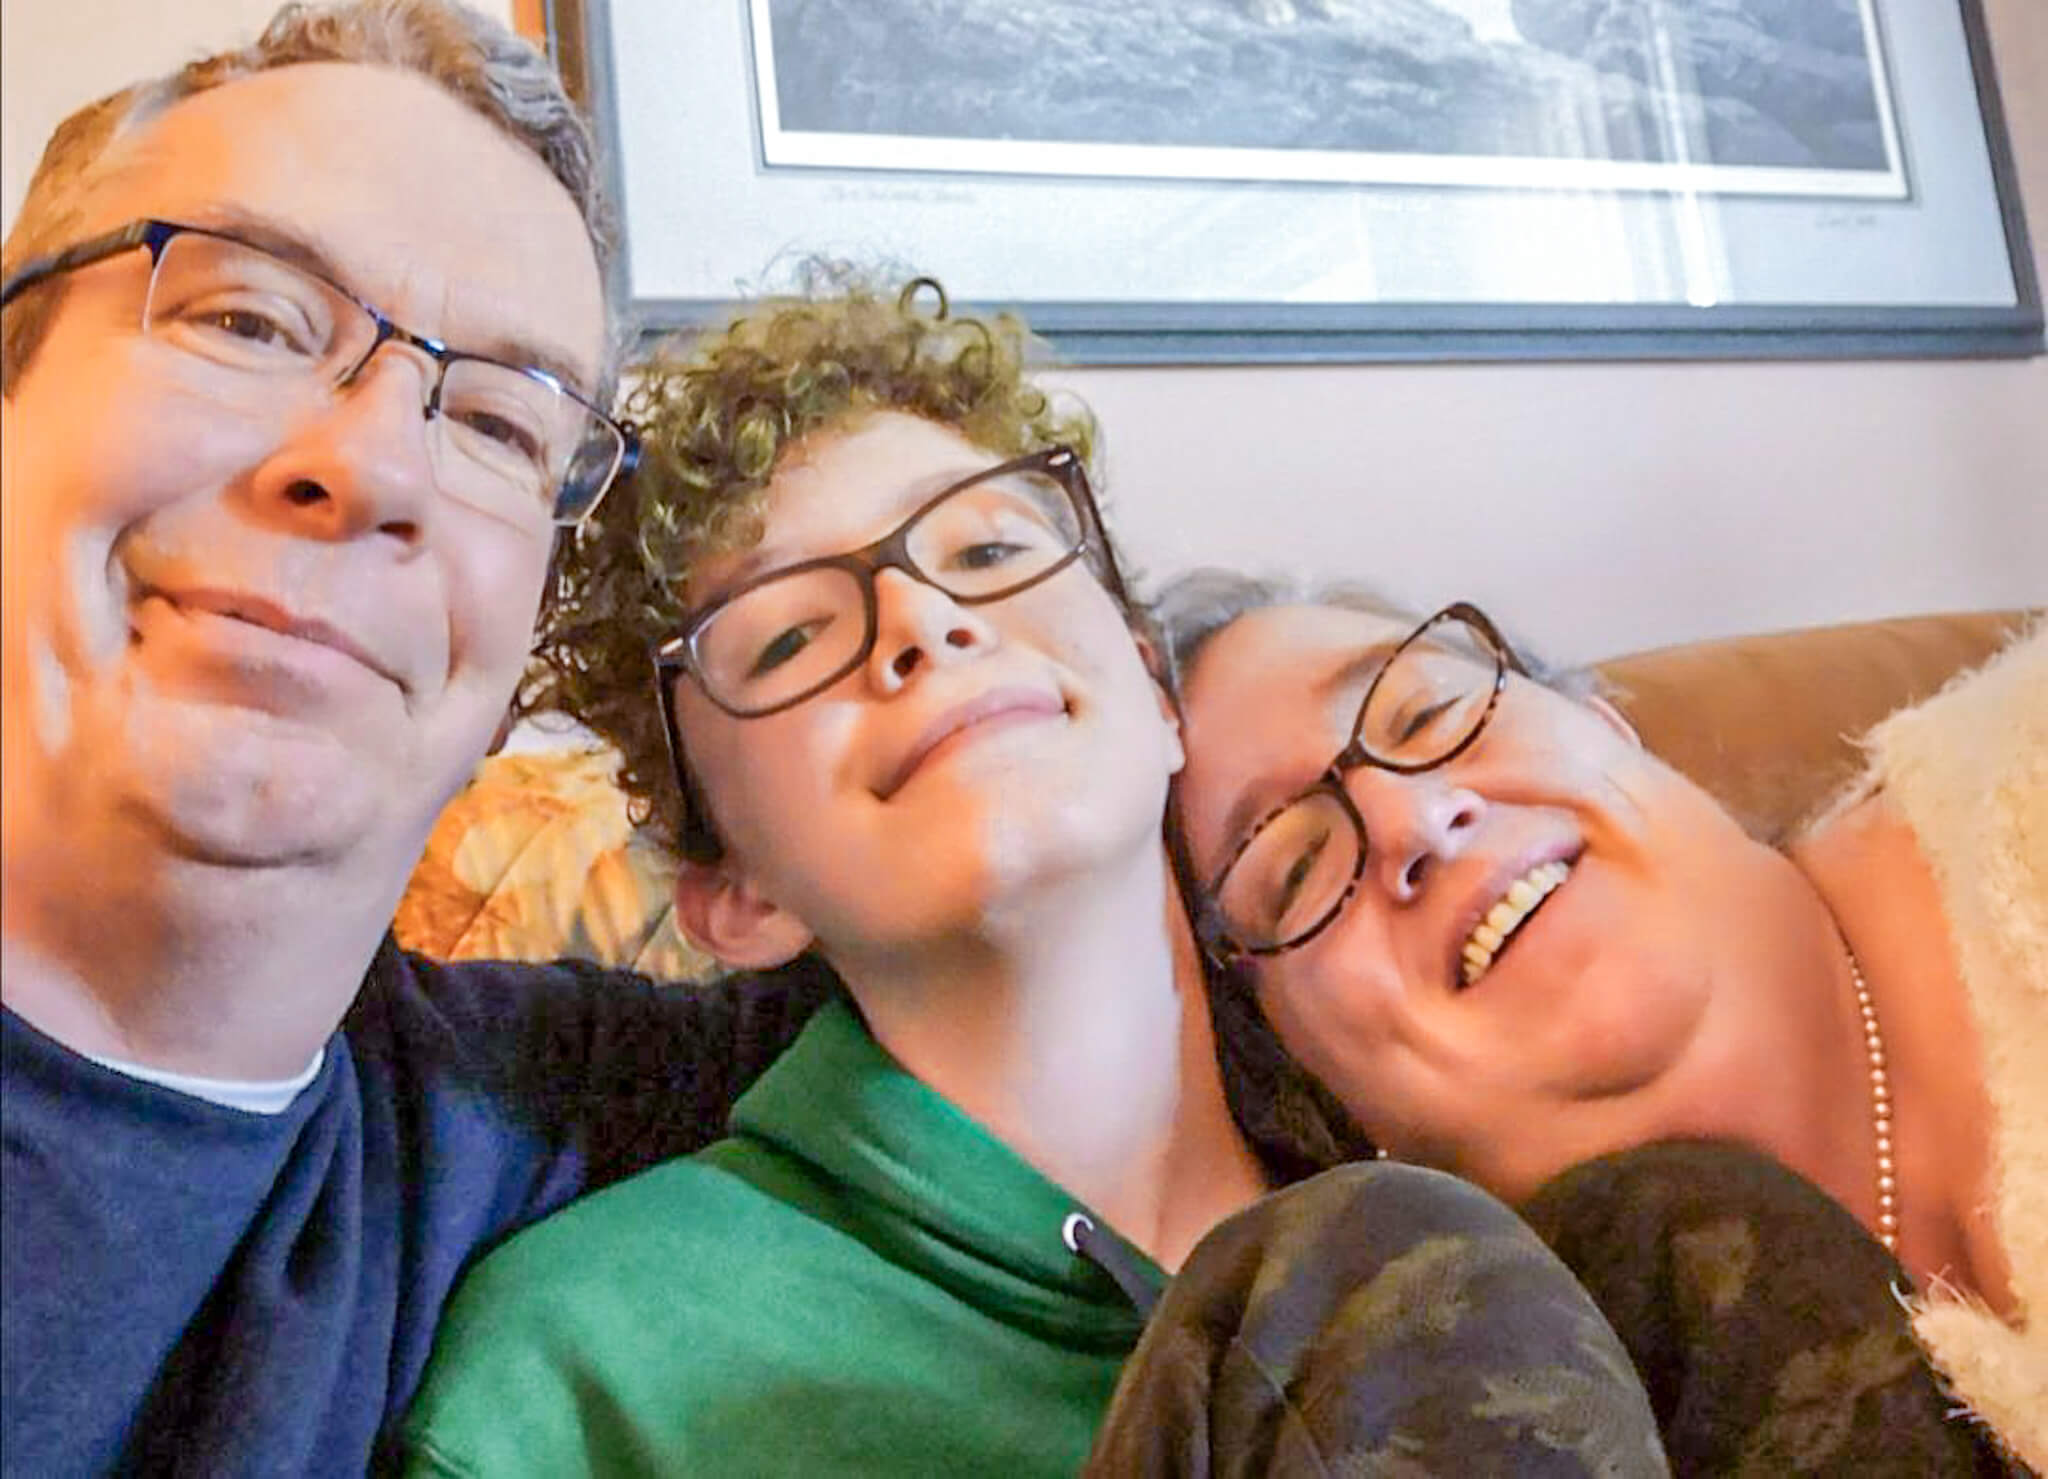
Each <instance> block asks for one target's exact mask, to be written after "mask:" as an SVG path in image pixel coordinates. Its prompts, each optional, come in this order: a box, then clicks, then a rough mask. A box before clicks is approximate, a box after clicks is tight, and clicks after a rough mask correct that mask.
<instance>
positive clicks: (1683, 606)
mask: <svg viewBox="0 0 2048 1479" xmlns="http://www.w3.org/2000/svg"><path fill="white" fill-rule="evenodd" d="M1986 3H1987V10H1988V12H1989V15H1990V21H1991V29H1992V40H1993V48H1994V51H1995V54H1996V57H1997V62H1998V66H1999V72H2000V81H2001V83H2002V85H2003V88H2004V93H2005V101H2006V107H2007V111H2008V114H2009V118H2010V124H2011V129H2012V134H2013V147H2014V150H2015V152H2016V154H2017V155H2018V161H2019V169H2020V173H2021V177H2022V190H2023V194H2024V198H2025V200H2026V203H2027V206H2028V209H2029V211H2030V213H2031V216H2032V218H2033V219H2032V224H2033V229H2034V238H2035V257H2036V261H2037V270H2039V269H2041V268H2048V254H2044V247H2048V0H1986ZM272 8H273V0H177V3H175V4H165V3H161V0H5V4H4V5H0V107H4V120H5V126H4V131H0V146H4V147H0V156H4V157H0V210H4V213H5V216H6V218H7V219H8V220H10V221H11V220H12V218H13V213H14V208H15V206H16V204H17V203H18V202H19V199H20V194H21V190H22V188H23V187H24V185H25V184H26V181H27V177H28V173H29V171H30V170H31V169H32V168H33V166H34V162H35V158H36V155H37V153H38V152H39V151H40V149H41V146H42V141H43V138H44V137H45V136H46V135H47V133H48V132H49V129H50V128H51V126H52V125H54V124H55V122H56V121H57V120H58V119H59V118H60V117H62V116H63V115H64V113H66V112H67V111H69V110H70V109H71V108H72V107H75V106H76V105H77V104H78V103H80V102H82V101H84V100H85V99H87V98H88V97H92V96H96V95H98V94H100V93H102V92H105V91H107V90H109V89H111V88H113V87H115V86H117V85H119V84H120V83H121V82H124V81H126V80H129V79H131V78H133V77H135V76H137V75H140V74H142V73H144V72H149V71H156V70H162V69H164V68H167V67H169V66H172V65H174V64H176V63H177V62H179V61H181V60H183V59H184V58H185V57H187V56H189V55H191V54H192V53H193V52H195V51H200V50H206V49H211V48H213V47H217V46H220V45H224V44H227V43H228V42H231V41H233V40H235V39H238V38H240V37H242V36H245V35H246V34H248V33H249V32H251V31H253V30H254V29H255V28H256V27H257V26H258V25H260V23H261V21H262V20H263V18H264V17H265V16H267V15H268V14H269V13H270V11H271V9H272ZM487 8H490V9H492V10H494V11H495V12H496V13H498V14H500V15H504V16H507V17H508V18H509V16H510V14H511V11H512V5H511V0H489V3H488V5H487ZM2044 276H2048V270H2044ZM1068 380H1069V382H1070V383H1071V384H1072V385H1073V386H1074V387H1075V388H1076V389H1078V390H1079V391H1080V392H1081V393H1082V394H1084V395H1085V396H1086V397H1087V398H1088V399H1089V400H1090V401H1091V402H1093V403H1094V405H1095V406H1096V408H1097V409H1098V410H1099V411H1100V412H1101V413H1102V415H1103V418H1104V421H1105V423H1106V425H1107V426H1108V428H1109V436H1108V453H1109V462H1108V471H1109V483H1110V487H1111V491H1112V493H1113V495H1114V498H1115V501H1116V507H1117V516H1118V521H1119V525H1120V527H1121V529H1122V530H1123V532H1124V534H1125V537H1126V540H1127V542H1128V543H1129V544H1130V545H1131V546H1132V548H1133V550H1134V552H1135V553H1136V554H1137V556H1138V557H1139V559H1140V560H1141V562H1142V563H1143V564H1145V565H1146V566H1147V567H1148V568H1150V569H1152V570H1154V571H1161V570H1166V569H1171V568H1174V567H1176V566H1179V565H1182V564H1186V563H1190V562H1197V561H1226V562H1230V561H1235V562H1241V563H1247V564H1252V565H1257V566H1262V567H1264V566H1281V567H1287V568H1295V569H1301V570H1305V571H1309V572H1325V573H1343V574H1349V575H1364V576H1368V577H1371V578H1374V579H1377V580H1379V581H1381V582H1382V583H1384V584H1386V585H1388V586H1390V587H1391V588H1392V589H1393V590H1394V591H1395V592H1396V593H1397V594H1401V595H1405V596H1407V597H1409V598H1410V599H1412V600H1414V601H1417V602H1431V601H1436V600H1439V599H1443V598H1448V597H1450V596H1453V595H1462V596H1470V597H1473V598H1475V599H1478V600H1480V601H1482V602H1485V603H1487V604H1489V605H1491V606H1494V607H1496V608H1497V609H1498V610H1499V612H1500V613H1501V614H1502V615H1503V616H1505V617H1506V618H1507V619H1508V620H1510V621H1511V622H1513V623H1514V624H1516V625H1518V626H1519V627H1520V628H1521V629H1523V630H1524V631H1526V632H1528V633H1529V634H1530V635H1531V636H1533V637H1535V638H1537V639H1539V640H1541V641H1543V642H1545V643H1547V644H1548V645H1549V646H1550V647H1552V648H1553V649H1554V650H1556V651H1558V652H1559V653H1560V654H1562V655H1567V656H1587V657H1590V656H1597V655H1600V654H1602V653H1605V652H1609V651H1615V650H1620V649H1625V648H1631V647H1638V646H1644V645H1650V644H1654V643H1660V642H1666V641H1678V640H1683V639H1686V638H1690V637H1694V636H1702V635H1709V634H1716V633H1725V632H1736V631H1755V630H1763V629H1767V628H1771V627H1776V626H1785V625H1794V624H1801V623H1807V622H1821V621H1831V620H1844V619H1849V618H1854V617H1860V616H1871V615H1877V614H1881V613H1888V612H1896V611H1904V610H1912V609H1928V608H1938V607H1959V606H1987V605H2002V604H2009V603H2020V602H2042V601H2048V359H2033V360H2027V361H2021V362H1998V361H1987V362H1963V363H1948V362H1921V363H1914V362H1900V363H1845V364H1844V363H1837V364H1826V363H1816V364H1790V363H1765V364H1691V365H1685V364H1673V365H1568V364H1563V365H1561V364H1544V365H1500V366H1475V365H1441V366H1422V367H1391V366H1332V367H1326V368H1300V369H1260V370H1239V369H1185V370H1095V371H1076V372H1073V373H1071V374H1070V375H1069V376H1068Z"/></svg>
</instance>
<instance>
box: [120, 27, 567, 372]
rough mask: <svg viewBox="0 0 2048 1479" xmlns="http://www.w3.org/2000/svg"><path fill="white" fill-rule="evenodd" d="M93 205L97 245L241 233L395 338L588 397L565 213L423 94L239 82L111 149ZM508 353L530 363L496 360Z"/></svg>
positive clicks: (461, 119)
mask: <svg viewBox="0 0 2048 1479" xmlns="http://www.w3.org/2000/svg"><path fill="white" fill-rule="evenodd" d="M91 200H92V203H91V206H90V207H89V208H90V209H91V211H92V213H93V215H94V217H95V218H97V219H98V224H99V225H100V226H101V227H103V228H104V227H112V226H116V225H120V224H123V223H124V222H125V221H127V220H130V219H134V218H135V217H137V216H141V215H151V216H161V217H165V218H169V219H172V220H178V221H184V222H188V223H190V224H195V225H217V226H221V227H224V228H226V229H230V230H233V229H235V228H236V226H237V225H238V224H242V223H252V224H254V225H256V226H258V227H259V228H261V229H260V230H259V231H258V232H256V233H254V234H255V235H256V237H257V239H258V240H259V241H261V243H262V244H264V245H274V244H276V242H277V241H278V240H279V239H282V240H284V241H287V242H295V243H297V244H299V245H301V246H303V247H304V248H305V249H306V253H308V254H311V255H314V256H317V258H318V259H319V262H320V264H321V265H322V266H323V268H324V270H325V271H326V272H327V274H328V275H330V276H332V277H334V278H335V280H336V281H338V282H339V283H340V284H341V285H342V286H343V287H345V288H347V289H348V290H349V291H351V292H353V293H355V294H356V295H357V296H358V297H361V298H363V299H364V300H366V301H367V302H369V303H371V304H372V305H373V306H375V307H377V308H378V309H380V310H382V311H383V312H385V313H387V314H389V315H390V316H391V317H392V318H393V319H395V320H397V321H398V322H400V323H402V324H404V325H405V326H406V327H407V328H410V329H414V330H416V331H417V332H420V333H425V334H428V335H431V336H433V337H436V338H441V339H445V340H447V341H448V342H449V343H450V344H452V345H454V346H456V347H458V348H462V349H466V350H471V351H473V352H477V353H486V354H493V355H494V356H495V357H501V358H517V359H520V360H522V361H531V362H538V363H540V364H542V366H543V367H544V368H548V369H552V370H555V371H557V372H558V373H559V372H561V371H565V370H566V371H571V372H573V373H571V374H570V375H569V376H568V378H570V379H572V380H573V381H574V382H575V383H577V384H578V385H579V386H581V387H583V388H585V389H586V390H587V389H590V388H591V387H592V386H593V385H594V382H595V379H596V376H597V374H598V373H599V370H600V367H601V364H602V361H603V357H604V356H603V350H604V311H603V289H602V284H601V282H600V281H599V278H598V273H597V265H596V259H595V254H594V251H593V250H592V248H591V246H590V243H589V237H588V234H587V231H586V230H585V228H584V225H583V221H582V217H581V214H580V212H579V211H578V209H577V207H576V204H575V202H574V201H573V200H572V199H571V197H570V196H569V193H568V191H567V190H566V189H565V188H564V187H563V186H562V185H561V183H560V182H559V181H557V180H556V179H555V178H554V177H553V176H552V174H550V173H549V172H548V170H547V168H546V166H545V165H544V164H543V163H542V162H541V161H540V159H539V158H538V157H536V156H535V155H533V154H532V153H530V152H529V151H527V150H526V149H524V148H523V147H521V146H520V145H519V144H518V143H516V142H515V141H514V140H512V139H511V138H510V137H508V136H507V135H505V134H503V133H502V132H500V131H499V130H498V129H497V128H496V127H495V126H494V125H492V124H491V123H490V122H489V121H488V120H486V119H484V118H482V117H480V116H478V115H476V114H475V113H473V112H472V111H470V110H469V109H468V107H467V106H466V105H464V104H463V103H461V102H460V101H459V100H458V99H456V98H455V97H453V96H452V95H450V94H448V93H447V92H445V91H444V90H443V89H442V88H440V87H439V85H438V84H436V83H434V82H432V81H431V80H429V79H426V78H423V77H418V76H415V75H412V74H409V73H404V72H399V71H395V70H393V69H389V68H383V67H373V66H365V65H358V64H352V63H331V62H322V63H309V64H305V65H300V66H292V67H283V68H277V69H274V70H272V71H268V72H262V73H258V74H256V75H254V76H250V77H245V78H239V79H237V80H235V81H233V82H230V83H226V84H223V85H222V86H220V87H218V88H214V89H210V90H208V91H206V92H203V93H199V94H197V95H195V96H193V97H190V98H186V99H183V100H181V101H179V102H177V103H175V104H173V105H172V106H171V107H169V108H167V109H166V110H164V111H163V112H162V113H161V114H159V115H158V116H156V117H155V118H153V119H151V120H149V121H148V122H146V123H144V124H142V125H140V126H139V127H137V128H136V129H135V130H134V131H133V133H132V134H130V135H128V136H126V137H124V138H122V139H120V140H118V141H117V142H116V144H115V146H114V147H113V148H112V149H110V150H109V153H108V157H107V160H106V177H105V178H104V179H103V180H102V181H101V182H100V183H99V184H98V185H97V186H96V187H95V188H94V190H93V192H92V197H91ZM265 238H268V239H265ZM292 255H302V256H303V255H305V254H301V253H292ZM309 265H310V264H309ZM512 348H519V349H523V350H526V351H528V352H526V353H521V354H517V355H511V354H498V353H497V351H498V350H500V349H512Z"/></svg>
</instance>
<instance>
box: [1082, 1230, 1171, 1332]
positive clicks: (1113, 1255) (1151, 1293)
mask: <svg viewBox="0 0 2048 1479" xmlns="http://www.w3.org/2000/svg"><path fill="white" fill-rule="evenodd" d="M1060 1241H1061V1242H1063V1243H1065V1244H1066V1245H1067V1247H1068V1248H1069V1249H1071V1250H1072V1251H1073V1252H1075V1253H1078V1254H1080V1255H1081V1257H1083V1258H1085V1259H1087V1260H1088V1261H1089V1262H1090V1263H1092V1264H1094V1265H1095V1266H1096V1267H1097V1268H1099V1269H1101V1270H1102V1271H1103V1272H1104V1273H1106V1274H1108V1275H1109V1277H1110V1278H1111V1279H1112V1280H1114V1281H1115V1283H1116V1286H1117V1288H1119V1289H1121V1290H1123V1292H1124V1298H1126V1299H1128V1300H1129V1301H1130V1302H1131V1306H1132V1308H1134V1309H1136V1310H1137V1312H1138V1313H1139V1314H1141V1315H1143V1316H1144V1317H1145V1318H1146V1319H1148V1320H1149V1319H1151V1318H1152V1307H1153V1306H1154V1305H1156V1304H1158V1303H1159V1286H1158V1285H1156V1284H1154V1283H1153V1282H1152V1278H1151V1276H1150V1275H1149V1274H1148V1273H1146V1271H1145V1270H1144V1269H1142V1268H1140V1267H1139V1266H1138V1261H1137V1260H1136V1259H1134V1258H1133V1257H1131V1255H1130V1253H1129V1252H1128V1251H1127V1250H1126V1249H1125V1248H1124V1245H1123V1244H1122V1243H1120V1242H1118V1241H1117V1240H1116V1239H1115V1238H1113V1237H1111V1236H1110V1235H1109V1234H1108V1233H1105V1232H1103V1231H1102V1229H1101V1228H1099V1227H1097V1226H1096V1225H1095V1220H1094V1219H1093V1218H1092V1217H1090V1216H1089V1215H1088V1214H1087V1213H1086V1212H1069V1213H1068V1214H1067V1220H1066V1221H1065V1222H1063V1223H1061V1224H1060Z"/></svg>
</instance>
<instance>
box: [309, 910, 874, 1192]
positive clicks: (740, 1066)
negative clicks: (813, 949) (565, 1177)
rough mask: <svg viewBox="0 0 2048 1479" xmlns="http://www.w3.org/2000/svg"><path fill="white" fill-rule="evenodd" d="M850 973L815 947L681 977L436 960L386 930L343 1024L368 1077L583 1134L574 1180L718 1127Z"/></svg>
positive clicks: (574, 1145)
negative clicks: (766, 966)
mask: <svg viewBox="0 0 2048 1479" xmlns="http://www.w3.org/2000/svg"><path fill="white" fill-rule="evenodd" d="M840 989H841V988H840V987H839V984H838V981H837V978H836V977H834V976H833V974H832V972H831V971H830V969H829V968H827V967H826V966H824V965H823V964H822V963H821V962H817V961H815V960H811V959H809V958H805V959H800V960H798V961H795V962H792V963H791V964H790V965H788V966H785V967H783V968H782V969H780V970H777V971H769V972H760V973H750V974H747V975H741V976H732V977H728V978H725V979H722V980H719V981H715V982H711V983H708V984H704V985H686V986H685V985H667V984H664V983H660V982H656V981H653V980H650V979H648V978H647V977H644V976H640V975H636V974H634V973H632V972H630V971H622V970H611V969H606V968H603V967H600V966H596V965H592V964H590V963H588V962H584V961H557V962H553V963H549V964H532V963H519V962H504V961H473V962H461V963H447V962H438V961H431V960H428V959H426V958H424V957H422V956H418V955H414V954H412V953H410V952H408V951H405V950H402V949H400V948H399V947H398V946H397V945H396V944H395V943H393V942H392V941H390V940H388V939H387V940H386V941H385V943H384V945H383V947H382V948H381V949H380V950H379V952H378V955H377V958H376V961H375V962H374V963H373V965H372V967H371V970H370V972H369V974H368V976H367V978H366V980H365V983H364V988H363V991H362V993H361V995H360V996H359V997H358V999H357V1001H356V1003H355V1005H354V1007H353V1008H352V1009H351V1010H350V1012H349V1014H348V1017H347V1020H346V1021H345V1022H344V1024H343V1026H344V1030H345V1032H346V1035H347V1037H348V1042H349V1047H350V1051H351V1052H352V1054H353V1055H354V1056H355V1059H356V1062H357V1066H358V1071H359V1072H361V1073H362V1074H363V1075H364V1077H365V1079H366V1080H370V1081H376V1080H382V1081H383V1083H382V1087H383V1091H384V1092H386V1093H389V1094H390V1095H392V1096H394V1097H395V1098H397V1099H399V1100H402V1101H405V1102H410V1103H415V1104H418V1103H431V1102H436V1101H441V1100H448V1099H453V1100H455V1101H457V1102H460V1103H462V1104H463V1105H464V1106H465V1107H466V1109H467V1110H468V1112H470V1113H473V1114H481V1115H485V1116H487V1117H492V1118H498V1119H502V1120H504V1121H506V1122H508V1123H510V1124H512V1125H515V1126H517V1127H518V1128H520V1129H521V1130H523V1131H526V1132H530V1133H533V1134H535V1135H537V1136H539V1137H540V1139H541V1141H542V1142H543V1143H544V1144H547V1145H551V1146H555V1147H558V1148H571V1149H573V1150H574V1151H575V1152H576V1154H577V1173H578V1174H577V1176H576V1181H577V1185H575V1186H574V1187H573V1188H569V1190H571V1191H580V1190H585V1189H588V1188H591V1187H596V1186H602V1185H606V1184H609V1183H610V1182H613V1181H617V1180H619V1179H621V1178H623V1177H625V1176H629V1175H631V1174H633V1173H634V1172H637V1171H640V1170H644V1169H646V1168H647V1167H649V1166H652V1165H655V1164H657V1163H659V1162H661V1161H664V1160H667V1159H669V1158H671V1157H674V1156H678V1155H686V1154H689V1153H690V1152H692V1151H696V1150H699V1149H702V1148H703V1147H704V1146H705V1145H708V1144H710V1143H711V1142H712V1141H713V1140H715V1139H717V1138H718V1137H719V1136H720V1135H721V1134H723V1133H724V1130H725V1125H726V1120H727V1118H728V1116H729V1115H730V1113H731V1110H732V1106H733V1104H734V1102H735V1101H736V1100H737V1099H738V1098H739V1096H740V1095H741V1094H742V1093H744V1092H745V1091H746V1089H747V1088H748V1087H749V1086H750V1085H751V1084H752V1083H753V1082H754V1080H755V1079H756V1078H758V1077H759V1076H760V1074H761V1073H762V1072H763V1071H764V1070H765V1069H766V1068H767V1067H768V1065H769V1064H770V1063H772V1062H773V1061H774V1060H775V1059H776V1058H777V1057H779V1056H780V1055H781V1053H782V1051H783V1049H784V1048H786V1047H787V1046H788V1045H789V1044H790V1043H791V1042H792V1041H793V1040H794V1039H795V1038H796V1036H797V1034H798V1033H799V1032H801V1031H802V1029H803V1026H804V1024H805V1023H806V1022H807V1021H809V1019H810V1017H811V1015H812V1013H813V1012H815V1011H816V1010H817V1008H818V1007H819V1005H821V1004H822V1003H823V1002H825V1001H826V1000H829V999H830V998H831V997H832V996H833V995H834V994H835V993H836V992H838V991H839V990H840ZM372 1092H375V1090H372Z"/></svg>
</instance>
